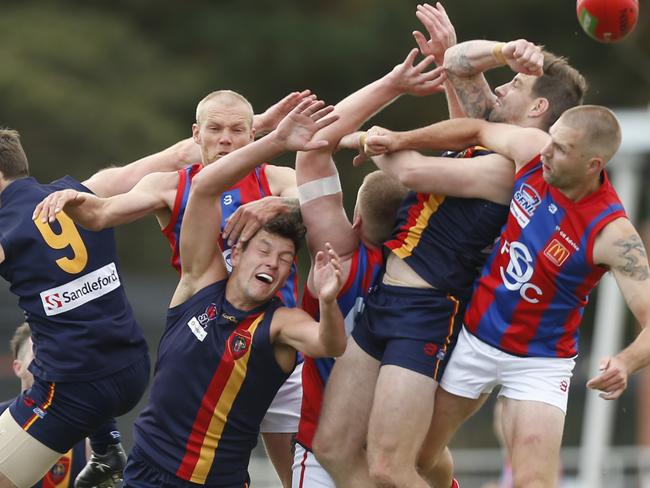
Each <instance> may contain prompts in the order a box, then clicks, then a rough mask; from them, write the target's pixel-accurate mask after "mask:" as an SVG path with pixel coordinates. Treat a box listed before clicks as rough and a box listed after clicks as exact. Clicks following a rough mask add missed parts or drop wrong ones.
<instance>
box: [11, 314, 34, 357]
mask: <svg viewBox="0 0 650 488" xmlns="http://www.w3.org/2000/svg"><path fill="white" fill-rule="evenodd" d="M31 337H32V331H31V329H30V328H29V324H28V323H27V322H23V323H22V324H20V325H19V326H18V327H17V328H16V331H15V332H14V335H13V336H12V337H11V340H10V341H9V347H10V348H11V354H12V355H13V357H14V359H22V358H23V357H24V356H25V347H24V346H25V345H26V344H27V341H29V339H30V338H31Z"/></svg>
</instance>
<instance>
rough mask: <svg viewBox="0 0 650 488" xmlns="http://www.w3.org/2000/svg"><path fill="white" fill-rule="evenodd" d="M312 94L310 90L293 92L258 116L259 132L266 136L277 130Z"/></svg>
mask: <svg viewBox="0 0 650 488" xmlns="http://www.w3.org/2000/svg"><path fill="white" fill-rule="evenodd" d="M310 94H311V91H309V90H303V91H301V92H297V91H295V92H291V93H289V94H288V95H287V96H286V97H284V98H283V99H282V100H280V101H279V102H276V103H274V104H273V105H271V106H270V107H269V108H267V109H266V110H265V111H264V113H262V114H260V115H258V116H257V119H258V120H257V122H258V123H257V124H256V125H257V127H256V129H257V130H258V132H260V133H262V134H265V133H268V132H271V131H272V130H275V128H276V127H277V126H278V124H279V123H280V122H281V121H282V119H283V118H285V117H286V116H287V114H288V113H289V112H291V111H292V110H293V109H294V108H296V107H297V106H298V104H299V103H300V102H302V101H303V100H304V99H305V98H307V97H308V96H309V95H310Z"/></svg>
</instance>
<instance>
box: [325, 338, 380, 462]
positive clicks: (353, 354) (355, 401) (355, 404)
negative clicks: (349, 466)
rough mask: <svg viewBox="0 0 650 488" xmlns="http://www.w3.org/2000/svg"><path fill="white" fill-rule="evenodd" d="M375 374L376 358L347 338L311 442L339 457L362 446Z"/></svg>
mask: <svg viewBox="0 0 650 488" xmlns="http://www.w3.org/2000/svg"><path fill="white" fill-rule="evenodd" d="M378 374H379V361H377V360H376V359H375V358H373V357H372V356H370V355H368V354H366V352H365V351H363V350H362V349H361V348H360V347H359V346H358V345H357V343H356V342H355V341H354V339H352V338H349V339H348V346H347V348H346V350H345V353H344V354H343V356H341V357H340V358H338V359H337V360H336V363H335V364H334V369H333V370H332V374H331V375H330V377H329V380H328V381H327V387H326V388H325V396H324V398H323V407H322V410H321V416H320V419H319V421H318V429H317V431H316V437H315V439H314V444H316V445H320V446H322V447H327V449H328V450H329V449H336V450H337V451H338V455H339V456H345V455H347V454H346V453H350V454H352V453H354V452H358V451H360V450H362V449H363V447H364V445H365V442H366V435H367V432H368V419H369V417H370V408H371V406H372V398H373V395H374V392H375V383H376V381H377V375H378Z"/></svg>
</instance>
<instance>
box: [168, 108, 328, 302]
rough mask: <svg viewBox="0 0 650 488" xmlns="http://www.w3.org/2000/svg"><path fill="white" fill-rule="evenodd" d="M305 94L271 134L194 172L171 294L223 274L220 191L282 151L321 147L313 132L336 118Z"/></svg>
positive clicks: (179, 298) (185, 293) (177, 298)
mask: <svg viewBox="0 0 650 488" xmlns="http://www.w3.org/2000/svg"><path fill="white" fill-rule="evenodd" d="M323 106H324V103H323V102H321V101H315V100H314V97H309V98H307V99H306V100H304V101H303V102H301V103H300V104H299V105H298V106H297V107H296V108H295V109H294V110H292V111H291V112H290V113H289V115H287V117H285V118H284V119H283V120H282V122H281V123H280V124H279V125H278V128H277V129H276V130H275V131H273V132H271V133H270V134H269V135H267V136H265V137H263V138H262V139H258V140H257V141H254V142H252V143H250V144H248V145H247V146H244V147H242V148H240V149H238V150H236V151H233V152H232V153H230V154H227V155H226V156H224V157H223V158H222V159H220V160H219V164H213V165H208V166H206V167H205V168H204V169H203V170H202V171H201V172H200V173H198V174H197V175H196V176H195V177H194V179H193V181H192V188H191V190H190V197H189V200H188V202H187V208H186V210H185V215H184V217H183V224H182V227H181V233H180V234H181V239H180V251H181V252H180V254H181V268H182V269H183V275H182V276H181V282H180V283H179V286H178V288H177V289H176V293H175V294H174V297H173V299H172V306H173V305H174V304H178V303H182V302H184V301H185V300H187V298H189V297H190V296H192V295H193V294H194V293H196V292H197V291H198V290H200V289H201V288H203V287H205V286H207V285H208V284H210V283H214V282H215V281H218V280H220V279H223V278H225V277H226V276H227V272H226V268H225V264H224V262H223V257H222V255H221V250H220V249H219V246H218V242H217V241H218V237H219V232H220V227H221V206H220V202H219V200H220V196H221V194H222V193H223V192H224V191H225V190H227V189H228V188H230V187H231V186H232V185H233V184H235V183H236V182H237V181H239V180H240V179H241V178H242V177H244V176H245V175H246V174H247V173H248V172H250V171H251V170H252V169H253V168H255V166H257V165H258V164H260V163H262V162H263V161H266V160H268V159H272V158H274V157H277V156H279V155H280V154H282V153H283V152H285V151H296V150H303V151H309V150H313V149H318V148H322V147H324V146H326V145H327V142H326V141H322V140H313V139H314V134H315V133H316V132H317V131H318V130H319V129H322V128H323V127H326V126H327V125H329V124H331V123H332V122H334V120H336V117H325V116H326V115H328V114H330V113H331V111H332V110H333V107H325V108H323Z"/></svg>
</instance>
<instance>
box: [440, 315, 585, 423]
mask: <svg viewBox="0 0 650 488" xmlns="http://www.w3.org/2000/svg"><path fill="white" fill-rule="evenodd" d="M574 366H575V361H574V360H573V359H571V358H543V357H520V356H513V355H512V354H508V353H505V352H503V351H501V350H500V349H497V348H495V347H492V346H490V345H489V344H486V343H485V342H483V341H482V340H480V339H479V338H477V337H476V336H474V335H472V334H470V333H469V332H467V330H466V329H465V327H463V329H462V330H461V332H460V335H459V337H458V342H457V344H456V347H455V349H454V352H453V353H452V355H451V359H450V360H449V364H448V365H447V369H446V370H445V374H444V376H443V377H442V380H441V381H440V386H441V387H442V388H443V389H444V390H445V391H448V392H449V393H451V394H453V395H457V396H462V397H466V398H478V397H479V396H480V395H481V394H483V393H490V392H491V391H492V389H493V388H494V387H495V386H496V385H501V390H500V391H499V396H503V397H506V398H512V399H513V400H530V401H535V402H542V403H548V404H550V405H554V406H556V407H557V408H559V409H560V410H562V411H563V412H564V413H566V406H567V400H568V398H569V385H570V383H571V376H573V367H574Z"/></svg>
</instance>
